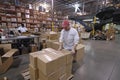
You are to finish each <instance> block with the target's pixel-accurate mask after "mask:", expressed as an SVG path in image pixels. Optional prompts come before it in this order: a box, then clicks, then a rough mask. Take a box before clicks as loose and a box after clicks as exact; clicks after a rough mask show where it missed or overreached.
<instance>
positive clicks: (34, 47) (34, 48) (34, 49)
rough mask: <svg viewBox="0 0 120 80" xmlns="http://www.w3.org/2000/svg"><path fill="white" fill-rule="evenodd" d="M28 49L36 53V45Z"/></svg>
mask: <svg viewBox="0 0 120 80" xmlns="http://www.w3.org/2000/svg"><path fill="white" fill-rule="evenodd" d="M30 47H31V52H36V51H37V45H35V44H31V45H30Z"/></svg>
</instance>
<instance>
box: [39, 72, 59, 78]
mask: <svg viewBox="0 0 120 80" xmlns="http://www.w3.org/2000/svg"><path fill="white" fill-rule="evenodd" d="M58 78H59V72H58V71H56V72H53V73H51V74H50V75H48V76H46V75H44V74H43V73H42V72H41V71H40V70H39V80H59V79H58Z"/></svg>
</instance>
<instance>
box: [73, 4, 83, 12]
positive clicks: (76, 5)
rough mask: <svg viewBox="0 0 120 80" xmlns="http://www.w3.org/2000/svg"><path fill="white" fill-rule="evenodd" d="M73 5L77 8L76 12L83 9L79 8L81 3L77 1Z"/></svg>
mask: <svg viewBox="0 0 120 80" xmlns="http://www.w3.org/2000/svg"><path fill="white" fill-rule="evenodd" d="M73 7H74V8H75V12H77V11H81V10H80V9H79V7H80V4H78V3H75V4H74V5H73Z"/></svg>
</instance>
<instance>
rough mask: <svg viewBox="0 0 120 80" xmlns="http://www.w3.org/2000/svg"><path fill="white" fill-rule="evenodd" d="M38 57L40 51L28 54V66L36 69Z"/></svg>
mask: <svg viewBox="0 0 120 80" xmlns="http://www.w3.org/2000/svg"><path fill="white" fill-rule="evenodd" d="M39 55H40V51H38V52H34V53H30V65H32V66H33V67H35V68H37V57H38V56H39Z"/></svg>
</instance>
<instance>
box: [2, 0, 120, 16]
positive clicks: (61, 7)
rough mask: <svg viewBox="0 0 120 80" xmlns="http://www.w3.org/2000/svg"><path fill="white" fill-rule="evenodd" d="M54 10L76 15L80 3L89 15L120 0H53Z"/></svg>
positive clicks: (31, 0) (3, 0)
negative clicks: (76, 5)
mask: <svg viewBox="0 0 120 80" xmlns="http://www.w3.org/2000/svg"><path fill="white" fill-rule="evenodd" d="M5 1H6V2H15V0H0V2H5ZM19 1H20V2H22V3H24V4H27V3H31V4H35V3H38V2H39V3H41V2H46V3H48V4H50V5H51V4H52V0H19ZM53 1H54V11H56V12H58V11H61V12H62V13H63V14H64V15H74V14H75V8H74V7H73V5H74V4H76V3H77V4H79V5H80V7H79V9H80V10H81V12H85V13H86V14H87V15H95V14H96V13H97V12H98V11H99V10H100V9H101V8H103V7H105V6H106V4H107V2H109V3H119V2H120V0H53Z"/></svg>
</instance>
